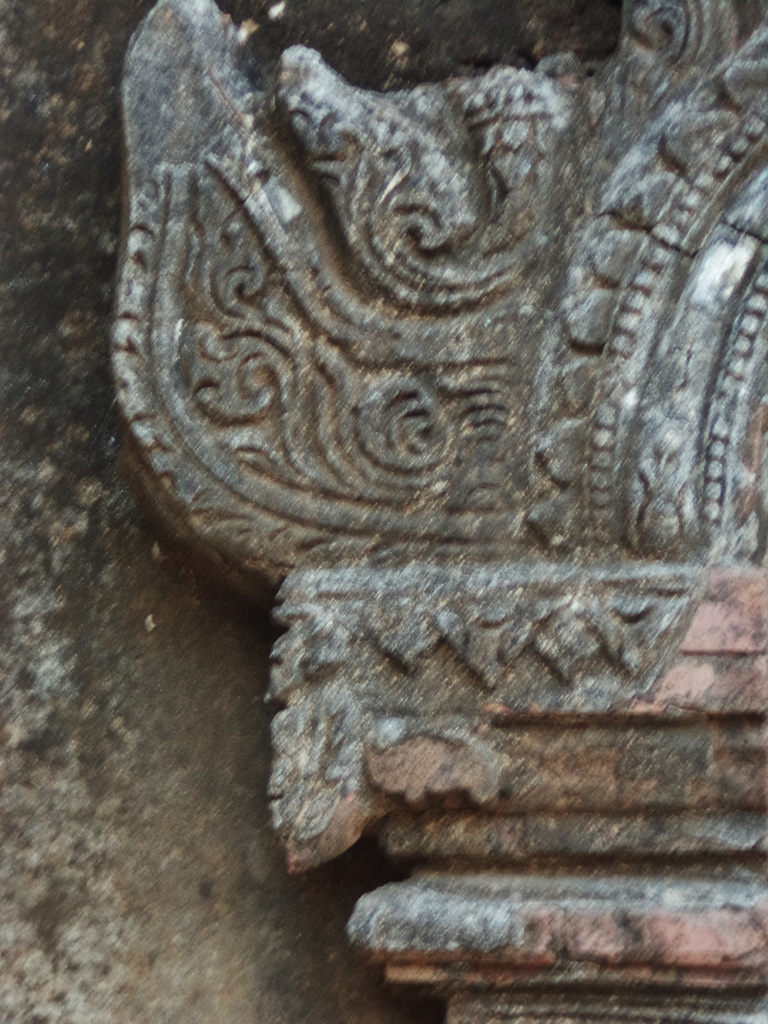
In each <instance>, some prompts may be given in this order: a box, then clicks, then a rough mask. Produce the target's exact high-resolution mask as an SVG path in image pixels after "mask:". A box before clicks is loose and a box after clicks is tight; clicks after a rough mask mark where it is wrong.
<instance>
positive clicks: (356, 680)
mask: <svg viewBox="0 0 768 1024" xmlns="http://www.w3.org/2000/svg"><path fill="white" fill-rule="evenodd" d="M700 584H701V580H700V579H699V578H698V577H697V574H696V573H695V572H693V571H692V570H691V568H690V567H675V566H661V565H659V566H653V567H648V568H647V569H644V570H642V571H641V570H639V569H637V568H634V569H633V568H628V569H626V570H624V571H614V572H607V571H604V570H603V571H599V572H593V573H589V572H583V571H581V572H580V571H576V570H571V571H570V572H563V570H562V568H560V567H557V566H546V565H539V566H536V567H531V568H529V569H528V570H526V569H525V568H523V567H513V566H505V567H501V566H499V567H495V568H493V569H480V568H474V569H465V570H460V569H435V568H431V569H428V568H426V567H424V566H421V567H419V568H417V569H379V570H368V571H367V572H366V573H361V572H359V571H357V570H355V569H344V570H336V571H328V570H325V571H316V572H303V573H296V574H294V575H293V576H291V578H290V580H289V581H288V582H287V583H286V584H284V586H283V589H282V590H281V592H280V595H279V602H280V603H279V606H278V611H277V620H278V622H279V623H280V624H281V625H284V626H287V627H288V631H287V632H286V633H285V634H284V635H283V636H282V637H281V638H280V639H279V640H278V641H277V643H276V644H275V648H274V651H273V661H274V665H273V672H272V684H271V688H270V696H271V697H272V699H273V700H275V701H277V702H278V703H279V704H281V705H283V706H284V708H285V709H284V710H281V711H279V712H278V714H277V715H276V717H275V720H274V729H273V743H274V747H275V753H276V763H275V768H274V772H273V779H272V784H271V792H272V796H273V801H274V803H273V806H274V811H275V824H276V826H277V827H278V828H279V829H280V830H281V832H282V833H283V836H284V839H285V841H286V844H287V846H288V848H289V851H290V855H291V858H292V859H293V862H294V863H296V864H297V865H299V864H301V865H305V864H306V863H312V862H316V861H317V860H319V859H322V858H323V857H325V856H327V855H329V854H330V852H331V851H332V852H334V853H335V852H338V850H340V849H343V848H344V847H345V846H346V845H348V844H349V842H350V841H352V840H353V839H354V838H356V836H357V835H358V834H359V833H360V831H361V830H362V829H363V828H364V827H365V826H367V825H368V824H369V823H370V822H371V821H372V820H374V819H375V818H376V817H379V816H381V815H382V814H384V813H385V812H386V810H387V809H388V807H389V806H390V804H391V799H392V798H396V799H397V800H400V801H403V800H404V801H405V802H406V803H408V804H411V805H412V806H414V807H416V808H419V807H422V806H424V805H425V803H426V802H428V801H429V800H430V799H432V800H435V799H437V800H440V799H445V798H446V797H450V798H451V799H454V800H455V799H464V800H468V801H469V803H470V804H474V805H476V806H484V805H488V804H491V805H493V804H494V803H497V802H498V801H499V799H500V794H501V792H502V790H503V788H504V786H503V783H502V777H503V775H504V771H505V767H504V766H505V765H507V764H508V754H507V753H505V750H504V743H501V746H500V745H499V743H500V740H499V738H498V737H496V738H494V735H493V733H492V731H491V732H488V728H489V725H488V723H493V722H498V723H500V724H501V725H502V726H505V725H508V724H509V722H511V721H514V720H519V721H524V720H526V719H529V718H532V717H533V718H536V717H537V716H548V715H549V716H551V715H555V716H560V717H562V716H567V715H585V714H592V715H600V714H603V715H604V714H608V713H616V712H622V713H626V711H627V710H628V709H630V708H632V707H633V706H638V705H639V704H642V702H643V699H645V700H646V701H647V702H650V703H651V704H652V703H653V700H654V698H653V697H652V696H647V697H646V698H643V696H642V695H643V694H651V693H652V687H653V685H654V683H656V681H657V680H658V678H659V675H660V673H661V672H662V670H663V668H664V667H665V665H666V663H667V662H668V661H669V658H670V656H671V655H672V654H673V653H674V650H675V645H676V642H677V643H679V641H680V640H681V638H682V635H683V632H684V630H685V628H686V627H687V625H688V621H689V619H690V610H691V599H692V598H693V597H695V596H697V594H698V593H699V589H700ZM633 702H634V704H633ZM482 721H485V722H486V726H485V728H484V729H479V728H478V725H479V724H480V723H481V722H482ZM297 735H301V736H302V746H301V752H297V749H296V737H297ZM414 764H418V765H419V766H420V769H419V772H418V773H416V775H415V776H414V774H413V771H412V766H413V765H414ZM462 794H463V796H462ZM385 797H386V798H388V799H385ZM502 802H503V801H502Z"/></svg>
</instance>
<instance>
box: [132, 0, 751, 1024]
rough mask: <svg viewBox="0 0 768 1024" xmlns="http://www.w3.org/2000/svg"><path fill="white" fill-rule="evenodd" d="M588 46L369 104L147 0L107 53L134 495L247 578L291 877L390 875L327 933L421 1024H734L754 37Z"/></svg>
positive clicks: (654, 10) (743, 721) (747, 955)
mask: <svg viewBox="0 0 768 1024" xmlns="http://www.w3.org/2000/svg"><path fill="white" fill-rule="evenodd" d="M623 18H624V31H623V36H622V42H621V46H620V49H619V51H618V52H617V54H616V55H615V56H614V57H612V58H611V59H609V60H608V61H606V62H605V63H604V64H603V65H602V66H601V67H600V68H599V69H598V70H597V72H596V73H595V74H594V75H591V74H587V70H586V69H585V68H583V67H582V66H581V65H580V64H579V62H578V61H576V60H575V58H573V57H571V58H565V57H564V58H562V59H555V60H549V61H546V62H543V64H542V66H541V67H540V68H539V69H537V70H534V71H529V70H521V69H515V68H509V67H497V68H493V69H491V70H490V71H488V72H487V73H486V74H483V75H478V76H477V77H473V78H466V79H453V80H449V81H447V82H444V83H441V84H429V85H422V86H419V87H417V88H414V89H412V90H410V91H408V92H393V93H388V94H379V93H371V92H366V91H364V90H362V89H358V88H354V87H353V86H351V85H349V84H348V83H346V82H345V81H344V80H343V79H342V78H341V77H339V76H338V75H337V74H336V73H335V72H334V71H333V70H332V69H331V68H329V67H328V66H327V65H326V64H325V63H324V61H323V60H322V58H321V57H320V55H319V54H317V53H316V52H314V51H312V50H308V49H305V48H302V47H292V48H290V49H289V50H287V51H286V52H285V53H284V55H283V57H282V59H281V62H280V64H279V67H278V68H277V70H276V73H275V74H274V76H269V77H264V78H263V77H262V76H261V75H260V73H259V71H258V69H257V68H255V67H254V66H253V65H252V63H250V62H249V58H248V56H247V53H248V51H247V47H246V46H245V37H244V35H243V33H241V32H239V31H238V29H237V27H236V26H234V25H233V24H232V23H231V22H230V21H229V19H228V18H226V17H224V16H223V15H222V14H221V13H220V12H219V11H218V9H217V8H216V6H215V4H214V3H213V0H161V2H160V3H159V4H158V5H157V7H156V8H155V10H154V11H153V12H152V13H151V14H150V16H149V17H148V18H147V20H146V22H145V23H144V25H143V27H142V28H141V30H140V31H139V33H138V34H137V36H136V37H135V39H134V42H133V44H132V48H131V51H130V53H129V56H128V59H127V64H126V72H125V85H124V109H125V131H126V141H127V177H128V181H127V190H128V197H127V206H128V213H127V220H126V230H125V245H124V256H123V261H122V270H121V283H120V295H119V301H118V307H117V319H116V326H115V332H114V366H115V373H116V377H117V381H118V389H119V394H120V402H121V408H122V411H123V415H124V418H125V421H126V424H127V439H128V445H129V446H130V451H131V455H132V465H133V468H134V471H135V475H136V478H137V480H138V482H139V484H140V486H141V488H142V489H143V492H144V494H145V497H146V498H147V499H148V501H149V503H150V504H151V506H152V507H153V508H154V509H155V511H156V512H157V514H158V515H159V516H160V517H161V518H163V519H164V520H165V521H166V522H167V523H168V524H169V525H170V527H171V528H172V529H173V531H174V532H175V533H176V534H177V535H178V536H179V537H181V538H183V539H184V540H186V541H187V542H188V543H190V544H192V545H194V546H195V547H196V548H198V549H199V550H201V551H202V552H204V554H205V555H206V557H208V558H209V559H210V560H213V561H214V562H216V563H217V564H218V566H219V568H220V569H222V570H223V571H224V572H226V573H228V574H229V576H230V578H231V579H232V580H233V582H234V583H236V584H237V585H238V586H241V587H243V586H244V587H247V588H249V589H250V590H252V591H254V592H258V591H261V592H262V593H264V592H269V591H270V588H274V587H275V586H276V585H277V584H282V586H281V589H280V591H279V594H278V596H277V612H276V618H277V621H278V623H279V624H280V625H282V626H284V627H286V632H285V633H284V635H283V636H282V637H281V638H280V639H279V640H278V642H277V644H276V645H275V649H274V669H273V677H272V685H271V690H270V696H271V698H272V699H273V700H274V702H275V704H276V706H277V708H278V709H279V710H278V712H277V714H276V716H275V719H274V726H273V744H274V769H273V776H272V784H271V798H272V801H273V809H274V822H275V826H276V828H277V829H278V830H279V831H280V833H281V835H282V837H283V840H284V842H285V845H286V849H287V853H288V862H289V866H290V867H291V868H292V869H293V870H302V869H305V868H308V867H311V866H313V865H316V864H319V863H321V862H322V861H324V860H327V859H328V858H330V857H332V856H335V855H336V854H338V853H340V852H342V851H343V850H344V849H346V848H347V847H348V846H349V845H351V844H352V843H353V842H354V841H355V840H356V839H357V838H358V836H359V835H360V834H361V833H362V832H363V831H364V830H366V829H370V828H373V827H374V826H376V827H379V828H380V834H381V837H382V842H383V843H384V845H385V847H386V848H387V849H389V850H390V852H392V853H393V855H395V856H400V857H406V858H411V859H419V860H423V861H426V863H427V865H428V870H427V872H426V873H422V874H420V875H419V876H418V877H417V878H415V879H414V880H412V881H410V882H407V883H398V884H397V885H395V886H394V887H388V888H385V889H383V890H380V891H379V892H377V893H375V894H373V895H371V896H370V897H366V898H365V899H363V900H362V901H361V902H360V904H359V905H358V909H357V910H356V912H355V915H354V917H353V919H352V922H351V925H350V932H351V936H352V938H353V939H354V940H355V941H356V942H358V943H359V944H361V946H363V947H364V948H365V949H367V950H368V951H369V953H370V954H371V955H372V956H373V957H374V958H377V959H379V960H382V961H383V962H385V963H386V964H387V970H388V972H389V975H390V977H391V978H392V979H393V980H395V981H400V982H406V983H407V982H412V983H423V984H431V985H435V986H437V987H438V989H439V990H440V991H444V992H445V993H447V995H448V996H450V997H451V1003H450V1006H451V1009H450V1017H449V1019H450V1020H451V1021H453V1022H454V1024H459V1022H462V1024H463V1022H465V1021H466V1022H468V1021H469V1020H473V1021H474V1020H483V1021H485V1020H488V1021H490V1020H494V1021H496V1020H515V1021H519V1022H524V1021H525V1022H528V1021H534V1020H556V1021H561V1022H563V1024H565V1022H570V1021H575V1020H587V1019H590V1020H591V1019H601V1020H602V1019H604V1020H614V1019H615V1020H616V1021H619V1020H622V1021H623V1020H629V1019H631V1020H634V1019H637V1020H642V1021H647V1022H649V1024H650V1022H651V1021H662V1020H663V1021H665V1022H666V1021H688V1020H690V1021H697V1022H698V1021H701V1022H702V1024H703V1022H704V1021H707V1022H709V1021H714V1020H717V1021H722V1022H723V1024H725V1022H726V1021H727V1022H730V1024H736V1022H737V1021H739V1022H741V1021H745V1020H750V1021H753V1020H754V1021H755V1022H757V1021H758V1020H762V1019H763V1016H762V1014H764V1013H765V1012H767V1011H766V1008H765V1003H764V1002H763V991H764V989H763V986H764V982H765V967H766V962H767V960H768V942H767V940H766V934H767V933H766V928H768V922H766V920H765V905H766V904H765V899H766V894H765V888H764V883H763V882H762V881H761V872H762V868H763V862H762V851H763V850H764V848H765V839H766V832H765V821H764V810H765V775H764V769H765V745H764V731H763V730H764V716H765V696H766V678H767V677H766V650H767V648H768V641H767V638H766V628H767V627H766V620H767V619H768V615H767V613H766V606H767V601H768V598H767V596H766V594H767V590H766V581H765V576H764V572H763V569H762V566H763V563H764V559H765V548H766V528H767V526H768V524H767V522H766V514H765V508H764V494H765V487H764V481H763V464H764V456H763V445H762V437H763V432H764V429H765V426H766V425H768V421H766V419H765V410H766V405H765V394H766V380H765V373H766V370H765V366H766V355H767V354H768V352H767V351H766V350H767V349H768V212H767V211H768V177H766V175H767V174H768V171H767V170H766V167H767V166H768V91H767V90H766V86H768V21H766V12H765V10H764V8H763V5H762V4H761V3H757V2H755V3H751V4H740V3H738V2H736V0H667V2H647V0H634V3H629V4H627V5H625V11H624V13H623ZM171 49H172V50H174V51H175V52H183V53H184V54H185V60H184V67H183V70H182V71H181V72H179V68H178V65H177V63H176V62H173V63H169V62H168V61H167V60H166V53H167V52H168V51H169V50H171ZM382 820H384V824H383V826H379V825H377V823H379V822H381V821H382ZM447 867H450V868H451V871H450V872H448V871H447ZM537 872H538V873H540V874H538V875H537V874H536V873H537ZM549 875H551V876H552V877H548V876H549ZM585 982H586V983H589V984H590V985H592V986H594V984H595V983H599V984H600V985H602V986H607V988H608V989H609V990H610V993H611V999H612V1000H613V1003H611V1004H610V1005H611V1006H614V1007H615V1008H614V1009H607V1008H606V1006H605V1005H601V1007H600V1008H599V1009H597V1008H596V1007H595V1004H594V1002H590V999H589V998H587V997H586V996H583V995H579V994H578V991H575V992H574V993H573V994H572V995H570V996H569V995H568V991H569V987H574V986H575V987H576V990H577V989H578V986H579V985H580V984H583V983H585ZM488 987H490V988H492V989H494V990H495V991H496V992H497V995H495V996H494V997H493V998H490V997H488V996H487V995H481V994H479V993H481V992H482V991H483V990H484V989H485V988H488ZM724 989H727V990H728V992H729V993H731V996H732V998H731V996H729V998H728V999H726V998H725V997H724V996H721V995H720V993H721V991H722V990H724ZM457 993H459V994H457ZM498 993H502V994H498ZM503 993H506V995H504V994H503Z"/></svg>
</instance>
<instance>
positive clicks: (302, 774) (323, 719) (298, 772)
mask: <svg viewBox="0 0 768 1024" xmlns="http://www.w3.org/2000/svg"><path fill="white" fill-rule="evenodd" d="M363 735H364V727H363V721H362V716H361V713H360V709H359V706H358V704H357V702H356V700H355V698H354V695H353V694H352V693H351V692H350V691H349V690H348V689H347V688H346V687H343V686H340V685H326V686H322V687H318V688H316V689H312V690H309V691H307V692H305V693H303V694H302V695H301V696H300V697H298V698H297V699H296V700H295V701H294V702H293V703H292V704H291V706H289V707H288V708H287V709H286V710H285V711H281V712H279V713H278V714H277V715H276V716H275V718H274V720H273V724H272V744H273V750H274V761H273V769H272V776H271V779H270V787H269V795H270V799H271V801H272V805H271V806H272V817H273V822H274V825H275V828H277V829H278V830H280V831H281V832H282V833H283V836H284V838H285V841H286V845H287V847H288V852H289V861H290V862H291V863H292V866H293V867H294V868H296V869H299V868H304V867H308V866H311V865H312V864H314V863H320V862H322V861H323V860H326V859H328V858H330V857H333V856H335V855H336V854H337V853H341V852H342V851H343V850H345V849H347V847H349V846H351V845H352V843H353V842H354V841H355V839H356V838H357V837H358V836H359V835H360V832H361V831H362V830H363V828H364V827H365V825H366V824H367V823H368V821H369V820H370V818H371V817H372V815H373V813H374V805H375V801H374V800H373V798H372V797H371V795H370V793H369V790H368V787H367V784H366V781H365V776H364V772H363V767H362V749H363V747H362V740H363Z"/></svg>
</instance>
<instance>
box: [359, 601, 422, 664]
mask: <svg viewBox="0 0 768 1024" xmlns="http://www.w3.org/2000/svg"><path fill="white" fill-rule="evenodd" d="M366 625H367V629H368V631H369V633H370V634H371V636H372V637H373V638H374V639H375V641H376V645H377V646H378V648H379V650H380V651H381V652H382V653H383V654H386V655H388V656H389V657H391V658H394V659H395V661H397V662H399V664H400V665H402V666H403V668H404V669H405V671H406V672H411V671H413V669H414V668H415V667H416V665H417V664H418V662H419V659H420V658H421V657H422V656H423V655H425V654H426V653H427V652H428V651H430V650H431V649H432V648H433V647H434V646H435V645H436V644H437V642H438V640H439V639H440V632H439V630H438V628H437V625H436V623H435V620H434V618H433V617H432V615H431V613H430V611H429V609H428V608H426V607H424V606H423V605H421V606H420V605H418V604H413V603H412V602H411V601H409V600H408V599H407V598H406V599H395V600H394V601H391V602H390V601H386V600H385V601H383V602H382V603H381V604H380V605H379V606H378V607H377V608H375V610H373V611H372V612H371V613H369V614H368V615H367V616H366Z"/></svg>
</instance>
